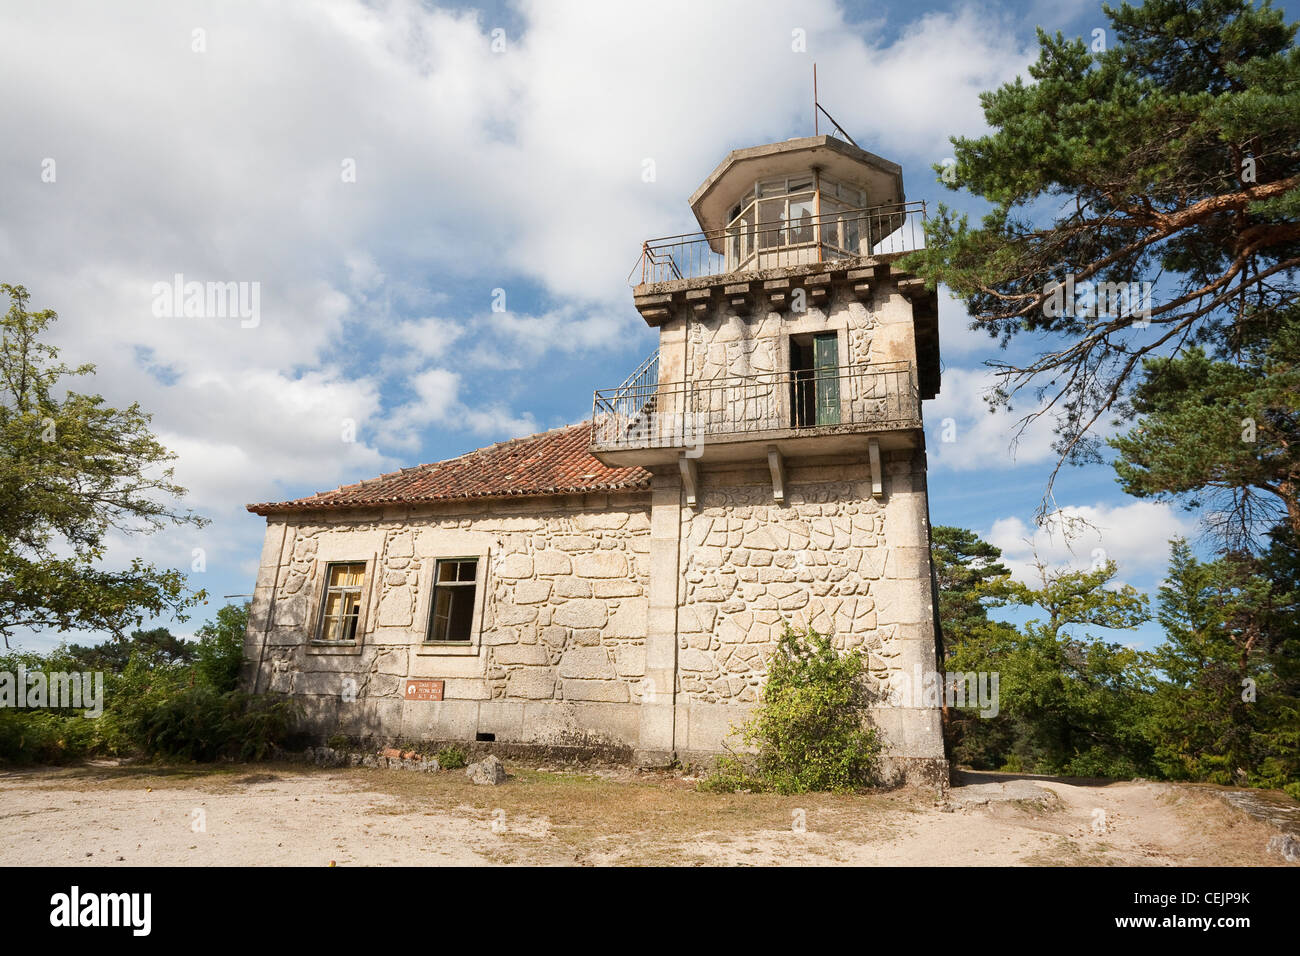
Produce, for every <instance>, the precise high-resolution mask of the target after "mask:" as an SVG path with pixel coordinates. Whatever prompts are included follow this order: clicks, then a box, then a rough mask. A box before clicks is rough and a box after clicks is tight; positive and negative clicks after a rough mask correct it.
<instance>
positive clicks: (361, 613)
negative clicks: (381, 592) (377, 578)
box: [311, 559, 371, 648]
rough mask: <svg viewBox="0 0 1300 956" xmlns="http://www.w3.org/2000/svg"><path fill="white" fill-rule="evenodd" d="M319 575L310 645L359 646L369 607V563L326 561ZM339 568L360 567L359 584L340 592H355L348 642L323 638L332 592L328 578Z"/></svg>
mask: <svg viewBox="0 0 1300 956" xmlns="http://www.w3.org/2000/svg"><path fill="white" fill-rule="evenodd" d="M323 563H324V568H323V570H322V573H321V589H320V602H319V603H320V609H319V610H318V611H317V613H316V625H315V627H314V628H313V630H312V638H311V643H312V644H315V645H317V646H320V647H346V648H352V647H357V646H359V645H360V644H361V638H362V635H364V634H365V628H366V610H367V608H368V606H369V603H370V602H369V594H368V591H369V585H370V583H371V575H370V571H371V562H369V561H367V560H364V559H362V560H342V561H326V562H323ZM341 567H360V568H361V582H360V584H358V585H357V586H356V587H355V588H352V587H348V588H345V589H342V590H346V591H349V592H355V593H356V598H357V613H356V627H355V628H354V629H353V632H352V637H351V639H349V640H332V639H330V638H327V637H325V621H326V618H327V616H328V615H327V614H326V613H325V612H326V610H327V609H328V608H329V600H330V592H331V591H332V590H334V589H333V588H331V587H330V577H331V574H332V573H333V570H334V569H335V568H341Z"/></svg>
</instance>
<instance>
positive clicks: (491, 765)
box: [465, 755, 506, 786]
mask: <svg viewBox="0 0 1300 956" xmlns="http://www.w3.org/2000/svg"><path fill="white" fill-rule="evenodd" d="M465 776H467V777H469V779H470V780H472V781H473V782H474V783H485V784H492V785H493V786H495V785H497V784H499V783H505V782H506V768H505V767H504V766H502V764H501V761H500V760H498V759H497V758H496V757H494V756H490V755H489V756H487V757H484V758H483V759H482V760H480V761H478V762H477V763H472V764H470V765H469V766H468V767H466V768H465Z"/></svg>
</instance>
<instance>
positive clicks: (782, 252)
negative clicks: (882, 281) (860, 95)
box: [628, 199, 926, 286]
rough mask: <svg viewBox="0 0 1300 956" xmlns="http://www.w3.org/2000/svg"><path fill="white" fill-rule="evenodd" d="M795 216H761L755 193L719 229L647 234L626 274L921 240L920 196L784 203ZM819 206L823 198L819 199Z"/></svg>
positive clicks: (863, 253)
mask: <svg viewBox="0 0 1300 956" xmlns="http://www.w3.org/2000/svg"><path fill="white" fill-rule="evenodd" d="M784 201H785V202H786V206H785V207H784V208H785V209H786V210H789V211H793V210H796V209H797V210H798V214H797V215H789V216H784V217H779V218H777V217H772V218H768V217H769V214H768V213H767V212H766V210H765V208H764V204H765V203H766V202H768V201H767V200H763V199H758V200H755V201H753V203H752V204H751V205H750V206H749V207H747V208H746V209H745V210H744V211H742V212H740V213H739V214H738V216H737V218H736V219H734V220H733V221H732V222H731V223H730V224H729V225H728V226H727V227H726V228H725V229H719V230H715V231H713V232H697V233H686V234H684V235H680V236H666V237H664V238H661V239H650V240H648V241H646V242H644V243H642V245H641V257H640V258H639V259H638V260H637V264H636V265H635V266H634V267H633V269H632V272H631V273H630V274H629V275H628V282H629V284H631V285H634V286H648V285H657V284H659V283H666V282H680V281H684V280H690V279H703V278H710V277H713V276H718V277H722V276H727V275H732V274H737V273H751V272H762V271H765V270H769V269H783V268H787V267H791V266H816V265H818V264H820V263H832V262H839V261H843V260H848V259H857V258H864V257H867V258H869V257H879V256H889V255H896V254H901V253H904V252H913V251H915V250H917V249H921V248H924V246H925V215H926V212H925V203H924V202H904V203H890V204H888V205H884V206H872V207H868V208H861V209H837V210H836V211H834V212H823V213H822V214H821V215H813V214H811V210H812V209H813V208H814V207H813V205H812V204H811V203H808V202H803V203H797V204H791V203H790V202H789V200H788V199H786V200H784ZM827 205H831V203H829V202H827Z"/></svg>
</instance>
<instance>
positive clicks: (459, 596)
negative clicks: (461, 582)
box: [447, 588, 474, 641]
mask: <svg viewBox="0 0 1300 956" xmlns="http://www.w3.org/2000/svg"><path fill="white" fill-rule="evenodd" d="M473 623H474V589H473V588H459V589H458V590H457V591H456V594H455V597H454V598H453V599H452V602H451V620H450V621H449V622H448V625H447V640H449V641H468V640H469V637H470V626H471V625H472V624H473Z"/></svg>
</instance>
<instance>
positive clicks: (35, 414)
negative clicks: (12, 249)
mask: <svg viewBox="0 0 1300 956" xmlns="http://www.w3.org/2000/svg"><path fill="white" fill-rule="evenodd" d="M0 293H3V294H4V295H7V296H8V297H9V300H10V308H9V311H8V313H6V314H5V316H4V318H3V320H2V321H0V634H2V635H4V637H5V638H6V641H7V640H8V638H9V636H10V635H11V634H12V633H13V631H14V630H15V629H16V628H22V627H29V628H55V629H58V630H60V631H71V630H90V631H107V632H110V633H113V634H121V633H122V632H123V631H124V630H125V629H126V628H127V627H128V626H129V625H131V624H133V623H134V624H136V625H139V624H140V623H142V621H143V619H144V618H145V617H146V616H147V617H160V616H162V615H164V614H172V615H175V616H177V617H178V618H181V619H184V612H185V611H186V609H188V608H190V607H192V606H193V605H194V604H196V603H197V602H198V601H200V600H202V599H203V597H204V595H203V593H202V592H201V591H200V592H197V593H194V592H190V591H189V590H188V589H187V587H186V585H185V576H184V575H183V574H182V573H181V572H180V571H177V570H170V569H158V568H155V567H154V566H152V565H149V564H146V563H145V562H143V561H141V560H139V559H136V560H133V561H132V562H131V565H130V567H129V568H127V569H125V570H119V571H110V570H105V569H103V568H101V567H99V563H100V561H101V559H102V558H103V557H104V555H105V553H106V550H107V538H108V536H109V534H110V533H121V534H137V533H147V532H150V531H155V530H159V529H161V528H163V527H166V526H169V525H175V526H180V525H201V524H203V523H204V520H203V519H202V518H200V517H198V516H196V515H194V514H192V513H191V512H189V511H188V510H186V509H184V508H183V507H181V506H180V505H178V504H177V500H178V499H179V498H181V497H182V496H183V495H184V493H185V489H184V488H181V487H179V486H178V485H176V484H175V483H174V482H173V480H172V477H173V473H172V468H171V464H170V463H171V461H172V460H173V457H174V456H173V455H172V454H171V453H170V452H168V451H167V449H166V448H164V447H163V446H162V445H161V444H160V443H159V442H158V440H157V439H156V438H155V437H154V436H153V434H152V433H151V432H150V430H149V416H148V415H146V414H145V413H144V412H143V411H141V409H140V407H139V406H138V405H131V406H130V407H128V408H125V409H115V408H110V407H108V406H107V405H106V404H105V403H104V399H103V398H102V397H100V396H98V395H83V394H81V393H78V392H74V391H71V390H67V389H66V386H65V384H64V381H63V380H64V379H65V378H67V377H70V376H72V377H75V376H81V375H88V374H90V373H91V372H93V371H94V367H93V366H91V365H82V366H79V367H77V368H70V367H68V366H67V365H64V364H62V363H60V362H58V361H57V358H58V350H57V349H56V348H54V347H53V346H51V345H49V344H47V343H45V342H43V341H42V340H41V337H42V335H43V334H44V333H45V331H46V329H47V328H48V327H49V325H50V323H51V322H53V321H54V320H55V319H56V318H57V316H56V315H55V313H54V312H52V311H50V310H45V311H41V312H29V311H28V310H27V303H28V299H29V297H28V294H27V290H26V289H24V288H23V287H22V286H10V285H3V284H0Z"/></svg>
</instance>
